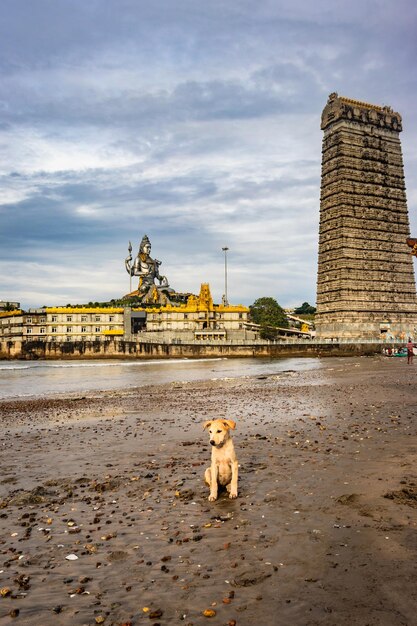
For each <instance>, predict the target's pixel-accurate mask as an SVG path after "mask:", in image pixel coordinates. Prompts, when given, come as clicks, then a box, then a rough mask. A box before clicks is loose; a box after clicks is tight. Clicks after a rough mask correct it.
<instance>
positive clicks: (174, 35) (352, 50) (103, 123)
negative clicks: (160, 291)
mask: <svg viewBox="0 0 417 626" xmlns="http://www.w3.org/2000/svg"><path fill="white" fill-rule="evenodd" d="M416 33H417V3H415V0H396V2H393V1H392V0H351V2H346V1H343V2H342V1H339V0H333V1H328V0H314V2H311V0H210V1H209V2H207V0H152V1H150V0H88V2H86V1H85V0H2V1H1V3H0V73H1V75H0V176H1V184H0V300H1V299H3V300H18V301H20V302H21V304H22V306H23V307H25V308H27V307H36V306H42V305H45V304H47V305H54V304H55V305H59V304H63V305H65V304H67V303H70V302H71V303H80V302H88V301H90V300H93V301H94V300H107V299H111V298H116V297H120V296H121V295H123V294H125V293H126V292H127V291H128V290H129V277H128V274H127V273H126V271H125V269H124V258H125V256H126V255H127V246H128V242H129V240H131V241H132V245H133V249H134V253H135V254H136V253H137V249H138V244H139V242H140V239H141V238H142V235H143V234H144V233H147V234H148V235H149V238H150V239H151V242H152V256H155V257H156V258H158V259H160V260H161V261H162V263H163V264H162V268H161V271H162V273H164V274H166V276H167V277H168V279H169V282H170V284H171V286H172V287H174V288H175V289H176V290H177V291H183V292H184V291H190V292H194V293H195V292H198V291H199V288H200V283H201V282H209V283H210V285H211V288H212V293H213V296H214V299H215V301H220V299H221V295H222V293H223V291H224V255H223V252H222V247H223V246H228V247H229V249H230V250H229V253H228V268H229V272H228V279H229V280H228V283H229V299H230V301H231V302H233V303H236V304H237V303H244V304H250V303H252V302H253V301H254V300H255V299H256V298H257V297H260V296H272V297H274V298H276V299H277V300H278V301H279V303H280V304H282V305H283V306H291V305H299V304H301V303H302V302H303V301H305V300H307V301H309V302H310V303H314V302H315V297H316V269H317V246H318V220H319V194H320V159H321V141H322V133H321V131H320V116H321V111H322V109H323V107H324V105H325V103H326V101H327V97H328V94H329V93H331V92H333V91H337V92H338V93H339V94H340V95H345V96H347V97H351V98H355V99H359V100H365V101H368V102H372V103H375V104H380V105H383V104H388V105H390V106H392V107H393V108H394V110H396V111H399V112H400V113H401V114H402V116H403V124H404V132H403V133H402V135H401V139H402V147H403V154H404V161H405V175H406V185H407V195H408V206H409V211H410V221H411V227H412V230H413V231H414V234H415V235H417V72H416V60H417V49H416V48H417V36H416Z"/></svg>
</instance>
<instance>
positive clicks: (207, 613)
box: [203, 609, 216, 617]
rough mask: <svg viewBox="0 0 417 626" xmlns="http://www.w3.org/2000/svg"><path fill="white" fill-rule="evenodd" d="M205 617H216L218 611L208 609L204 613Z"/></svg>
mask: <svg viewBox="0 0 417 626" xmlns="http://www.w3.org/2000/svg"><path fill="white" fill-rule="evenodd" d="M203 615H204V617H214V616H215V615H216V611H215V610H214V609H206V610H205V611H203Z"/></svg>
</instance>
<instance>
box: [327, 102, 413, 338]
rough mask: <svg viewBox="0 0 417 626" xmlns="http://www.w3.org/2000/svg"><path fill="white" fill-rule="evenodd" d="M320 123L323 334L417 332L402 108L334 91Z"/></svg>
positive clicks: (397, 335) (403, 335) (389, 335)
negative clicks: (400, 136)
mask: <svg viewBox="0 0 417 626" xmlns="http://www.w3.org/2000/svg"><path fill="white" fill-rule="evenodd" d="M321 128H322V130H323V131H324V137H323V151H322V184H321V199H320V232H319V259H318V279H317V315H316V336H317V338H318V339H326V338H347V339H353V340H355V339H357V340H360V339H380V338H383V337H384V336H385V337H386V338H387V339H405V338H407V337H408V336H413V337H416V336H417V297H416V288H415V280H414V269H413V262H412V256H411V254H410V250H409V248H408V247H407V243H406V242H407V238H408V237H409V235H410V229H409V220H408V210H407V201H406V194H405V183H404V169H403V160H402V152H401V143H400V138H399V133H400V132H401V130H402V119H401V115H400V114H399V113H396V112H394V111H393V110H392V109H391V108H390V107H387V106H384V107H381V106H376V105H372V104H367V103H365V102H358V101H356V100H350V99H348V98H344V97H340V96H338V94H336V93H332V94H331V95H330V96H329V99H328V102H327V104H326V106H325V108H324V110H323V114H322V121H321Z"/></svg>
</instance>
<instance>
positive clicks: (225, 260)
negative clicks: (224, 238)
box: [222, 246, 229, 306]
mask: <svg viewBox="0 0 417 626" xmlns="http://www.w3.org/2000/svg"><path fill="white" fill-rule="evenodd" d="M222 250H223V252H224V303H225V304H226V306H227V305H228V304H229V301H228V299H227V251H228V250H229V248H228V247H227V246H225V247H224V248H222Z"/></svg>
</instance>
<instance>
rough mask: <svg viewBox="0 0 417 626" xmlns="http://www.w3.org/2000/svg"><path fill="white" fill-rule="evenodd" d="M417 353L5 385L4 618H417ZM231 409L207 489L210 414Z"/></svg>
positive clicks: (305, 621)
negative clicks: (71, 389)
mask: <svg viewBox="0 0 417 626" xmlns="http://www.w3.org/2000/svg"><path fill="white" fill-rule="evenodd" d="M416 376H417V363H415V364H414V365H413V366H407V363H406V360H405V359H402V358H391V359H390V358H384V357H372V358H370V357H362V358H346V359H343V360H342V359H338V360H337V363H335V361H334V360H332V359H327V360H326V362H325V366H324V368H322V369H320V370H314V371H307V372H291V371H287V372H282V373H280V374H278V375H272V376H259V377H253V378H233V379H224V380H217V381H205V382H192V383H185V382H176V383H172V384H166V385H160V386H157V385H156V386H152V387H142V388H140V389H133V390H132V389H129V390H123V389H121V390H116V391H107V392H103V393H99V392H91V393H90V392H89V393H88V394H85V395H82V396H80V395H77V394H71V395H68V396H67V397H63V396H60V397H51V398H42V399H37V400H15V401H10V400H3V401H1V402H0V419H1V425H2V427H1V437H0V445H1V468H2V472H1V480H0V521H1V537H0V544H1V545H0V549H1V561H0V572H1V574H0V587H1V597H0V626H5V625H8V624H21V625H25V626H26V625H31V626H52V625H54V626H60V625H63V626H64V625H65V626H78V625H80V626H81V625H88V626H90V625H92V626H93V625H95V624H104V625H105V626H111V625H112V626H121V625H124V626H127V625H131V626H136V625H141V624H144V625H145V624H149V625H154V626H155V625H156V624H160V625H161V626H163V625H166V624H177V623H178V624H184V625H189V626H190V625H195V626H197V625H201V624H213V625H229V626H233V625H237V626H255V625H262V626H275V625H277V626H281V625H282V626H288V625H294V626H299V625H300V626H301V625H302V626H312V625H324V626H329V625H332V626H333V625H334V626H336V625H337V626H342V625H346V626H347V625H349V626H351V625H360V626H365V625H369V626H377V625H378V626H393V625H395V626H397V625H407V626H411V625H412V624H416V623H417V621H416V615H415V607H416V606H417V588H416V584H415V580H416V548H417V536H416V535H417V470H416V437H415V435H416V424H417V398H416ZM212 417H228V418H232V419H234V420H236V422H237V429H236V431H235V433H234V441H235V447H236V450H237V454H238V459H239V463H240V478H239V497H238V499H237V500H230V499H229V498H228V497H227V495H226V494H222V495H221V496H220V497H219V499H218V500H217V501H216V502H214V503H210V502H208V499H207V497H208V489H207V487H206V486H205V485H204V483H203V473H204V469H205V467H207V466H208V465H209V459H210V449H209V448H210V446H209V445H208V437H207V433H206V432H203V430H202V423H203V422H204V421H205V420H207V419H209V418H212Z"/></svg>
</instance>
